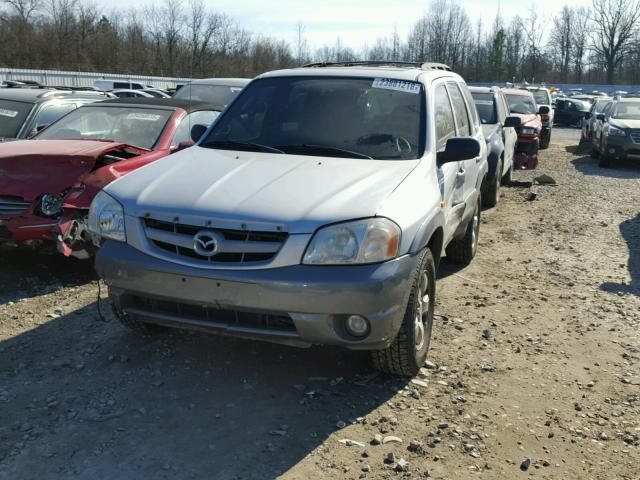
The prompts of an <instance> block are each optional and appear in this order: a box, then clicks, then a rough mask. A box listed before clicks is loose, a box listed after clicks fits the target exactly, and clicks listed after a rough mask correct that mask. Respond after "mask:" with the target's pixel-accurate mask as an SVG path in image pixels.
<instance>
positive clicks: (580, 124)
mask: <svg viewBox="0 0 640 480" xmlns="http://www.w3.org/2000/svg"><path fill="white" fill-rule="evenodd" d="M583 123H584V118H579V119H578V120H577V121H576V128H580V129H582V125H583Z"/></svg>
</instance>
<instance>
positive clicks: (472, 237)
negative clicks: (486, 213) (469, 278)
mask: <svg viewBox="0 0 640 480" xmlns="http://www.w3.org/2000/svg"><path fill="white" fill-rule="evenodd" d="M481 202H482V199H481V198H479V199H478V203H477V205H476V209H475V211H474V212H473V216H472V217H471V220H469V223H468V224H467V229H466V231H465V233H464V237H462V238H461V239H460V240H453V241H452V242H451V243H450V244H449V245H448V246H447V248H446V253H447V258H449V259H450V260H452V261H454V262H455V263H459V264H462V265H469V264H470V263H471V261H472V260H473V258H474V257H475V256H476V252H477V251H478V240H479V238H480V211H481V210H480V204H481Z"/></svg>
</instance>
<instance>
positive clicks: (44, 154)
mask: <svg viewBox="0 0 640 480" xmlns="http://www.w3.org/2000/svg"><path fill="white" fill-rule="evenodd" d="M140 90H141V89H140ZM542 93H544V92H542ZM546 93H547V94H548V92H546ZM535 95H538V100H539V101H540V102H543V101H545V102H546V101H548V102H550V97H549V96H548V95H545V98H542V96H541V92H540V91H538V90H523V89H511V90H502V89H498V88H485V89H482V88H473V89H472V90H470V89H469V88H468V87H467V85H466V83H465V82H464V80H463V79H462V78H461V77H460V76H459V75H457V74H455V73H453V72H452V71H451V70H450V69H449V67H447V66H445V65H442V64H431V63H425V64H414V63H403V62H349V63H334V64H328V63H321V64H311V65H308V66H306V67H303V68H297V69H291V70H283V71H277V72H269V73H266V74H263V75H260V76H259V77H257V78H256V79H254V80H253V81H251V82H250V83H249V82H248V81H246V80H243V79H236V80H228V81H226V82H220V81H219V80H216V81H215V82H212V81H197V82H195V81H194V82H193V83H191V84H189V85H187V86H185V87H183V88H182V89H180V90H178V92H177V94H176V95H174V97H173V98H171V99H162V98H151V97H145V98H121V99H108V100H106V101H101V102H98V103H96V102H93V103H89V102H87V104H83V105H79V106H77V108H74V109H73V111H71V112H69V113H67V115H65V116H63V117H61V118H60V119H58V120H57V121H56V122H53V123H52V124H51V125H49V126H48V127H46V128H43V129H36V132H35V135H33V136H31V137H30V139H29V140H17V141H14V142H10V143H7V144H4V145H0V242H5V243H19V242H26V241H34V240H49V241H55V242H56V243H57V245H58V248H59V250H60V251H62V252H63V253H64V254H65V255H69V256H70V255H72V256H76V257H80V258H93V259H94V262H95V267H96V270H97V272H98V273H99V275H100V276H101V277H102V278H103V279H104V280H105V282H106V283H107V284H108V286H109V296H110V299H111V303H112V305H113V309H114V313H115V316H116V317H117V318H118V319H119V321H120V322H121V323H122V324H123V325H124V326H126V327H128V328H129V329H131V330H133V331H136V332H142V333H145V334H146V333H152V332H155V331H157V330H159V329H162V328H164V327H179V328H191V329H197V330H205V331H208V332H214V333H220V334H225V335H234V336H239V337H245V338H253V339H260V340H267V341H273V342H278V343H283V344H288V345H296V346H309V345H316V344H320V345H339V346H343V347H346V348H350V349H354V350H367V351H370V352H371V357H372V361H373V363H374V365H375V366H376V367H377V368H378V369H380V370H382V371H384V372H388V373H391V374H396V375H413V374H415V373H417V371H418V370H419V369H420V367H421V366H422V365H423V364H424V362H425V359H426V356H427V352H428V349H429V344H430V340H431V331H432V328H433V316H434V306H435V301H436V271H437V269H438V266H439V264H440V262H441V259H442V257H443V256H446V257H447V258H448V259H449V260H450V261H453V262H456V263H459V264H461V265H467V264H469V263H470V262H471V261H472V260H473V258H474V257H475V255H476V252H477V248H478V239H479V234H480V216H481V207H482V205H485V206H489V207H492V206H495V205H496V203H497V202H498V199H499V188H500V183H501V182H502V180H503V179H506V180H507V181H509V180H510V179H511V178H512V175H513V170H514V168H522V167H526V166H527V165H526V161H524V160H522V158H523V156H524V157H525V158H526V159H528V158H530V157H532V156H535V155H537V151H538V148H540V144H541V143H542V144H544V143H545V142H547V144H548V139H549V138H550V129H551V126H552V124H553V121H552V118H550V109H549V107H548V106H547V105H543V106H539V105H538V103H537V101H536V96H535ZM212 98H213V99H215V100H216V101H215V102H212V100H211V99H212ZM101 99H102V100H104V97H101ZM202 100H208V101H206V102H205V101H202ZM3 108H4V109H5V110H7V111H9V107H7V106H5V107H3ZM12 111H13V110H12ZM0 115H2V110H0ZM16 116H17V114H16ZM7 117H8V118H9V116H8V115H7ZM11 118H13V117H11ZM543 122H546V124H545V123H543ZM545 128H548V129H549V134H548V135H546V134H545ZM21 138H25V137H21Z"/></svg>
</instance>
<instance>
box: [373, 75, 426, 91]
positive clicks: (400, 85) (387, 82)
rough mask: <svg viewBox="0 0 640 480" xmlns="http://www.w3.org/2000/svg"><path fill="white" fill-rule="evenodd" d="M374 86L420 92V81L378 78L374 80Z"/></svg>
mask: <svg viewBox="0 0 640 480" xmlns="http://www.w3.org/2000/svg"><path fill="white" fill-rule="evenodd" d="M372 86H373V88H384V89H385V90H397V91H398V92H407V93H420V83H418V82H409V81H407V80H396V79H395V78H376V79H374V80H373V85H372Z"/></svg>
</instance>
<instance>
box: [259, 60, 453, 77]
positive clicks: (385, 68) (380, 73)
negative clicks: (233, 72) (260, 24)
mask: <svg viewBox="0 0 640 480" xmlns="http://www.w3.org/2000/svg"><path fill="white" fill-rule="evenodd" d="M392 63H393V62H389V64H385V63H383V62H380V65H375V66H373V65H371V64H367V63H366V62H363V63H362V64H358V62H353V63H352V64H349V63H345V64H344V65H342V64H311V65H309V66H305V67H299V68H289V69H285V70H274V71H272V72H267V73H263V74H262V75H260V76H258V77H256V78H273V77H363V78H393V79H396V80H407V81H412V82H415V81H417V80H418V79H419V78H422V79H424V80H427V81H428V80H434V79H436V78H439V77H449V78H453V79H455V80H460V81H461V80H462V77H460V76H459V75H458V74H456V73H454V72H452V71H450V70H445V69H444V68H420V67H419V66H418V65H419V64H412V65H411V64H406V66H402V65H392ZM424 65H434V66H439V67H446V66H445V65H441V64H424ZM446 68H447V69H448V68H449V67H446Z"/></svg>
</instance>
